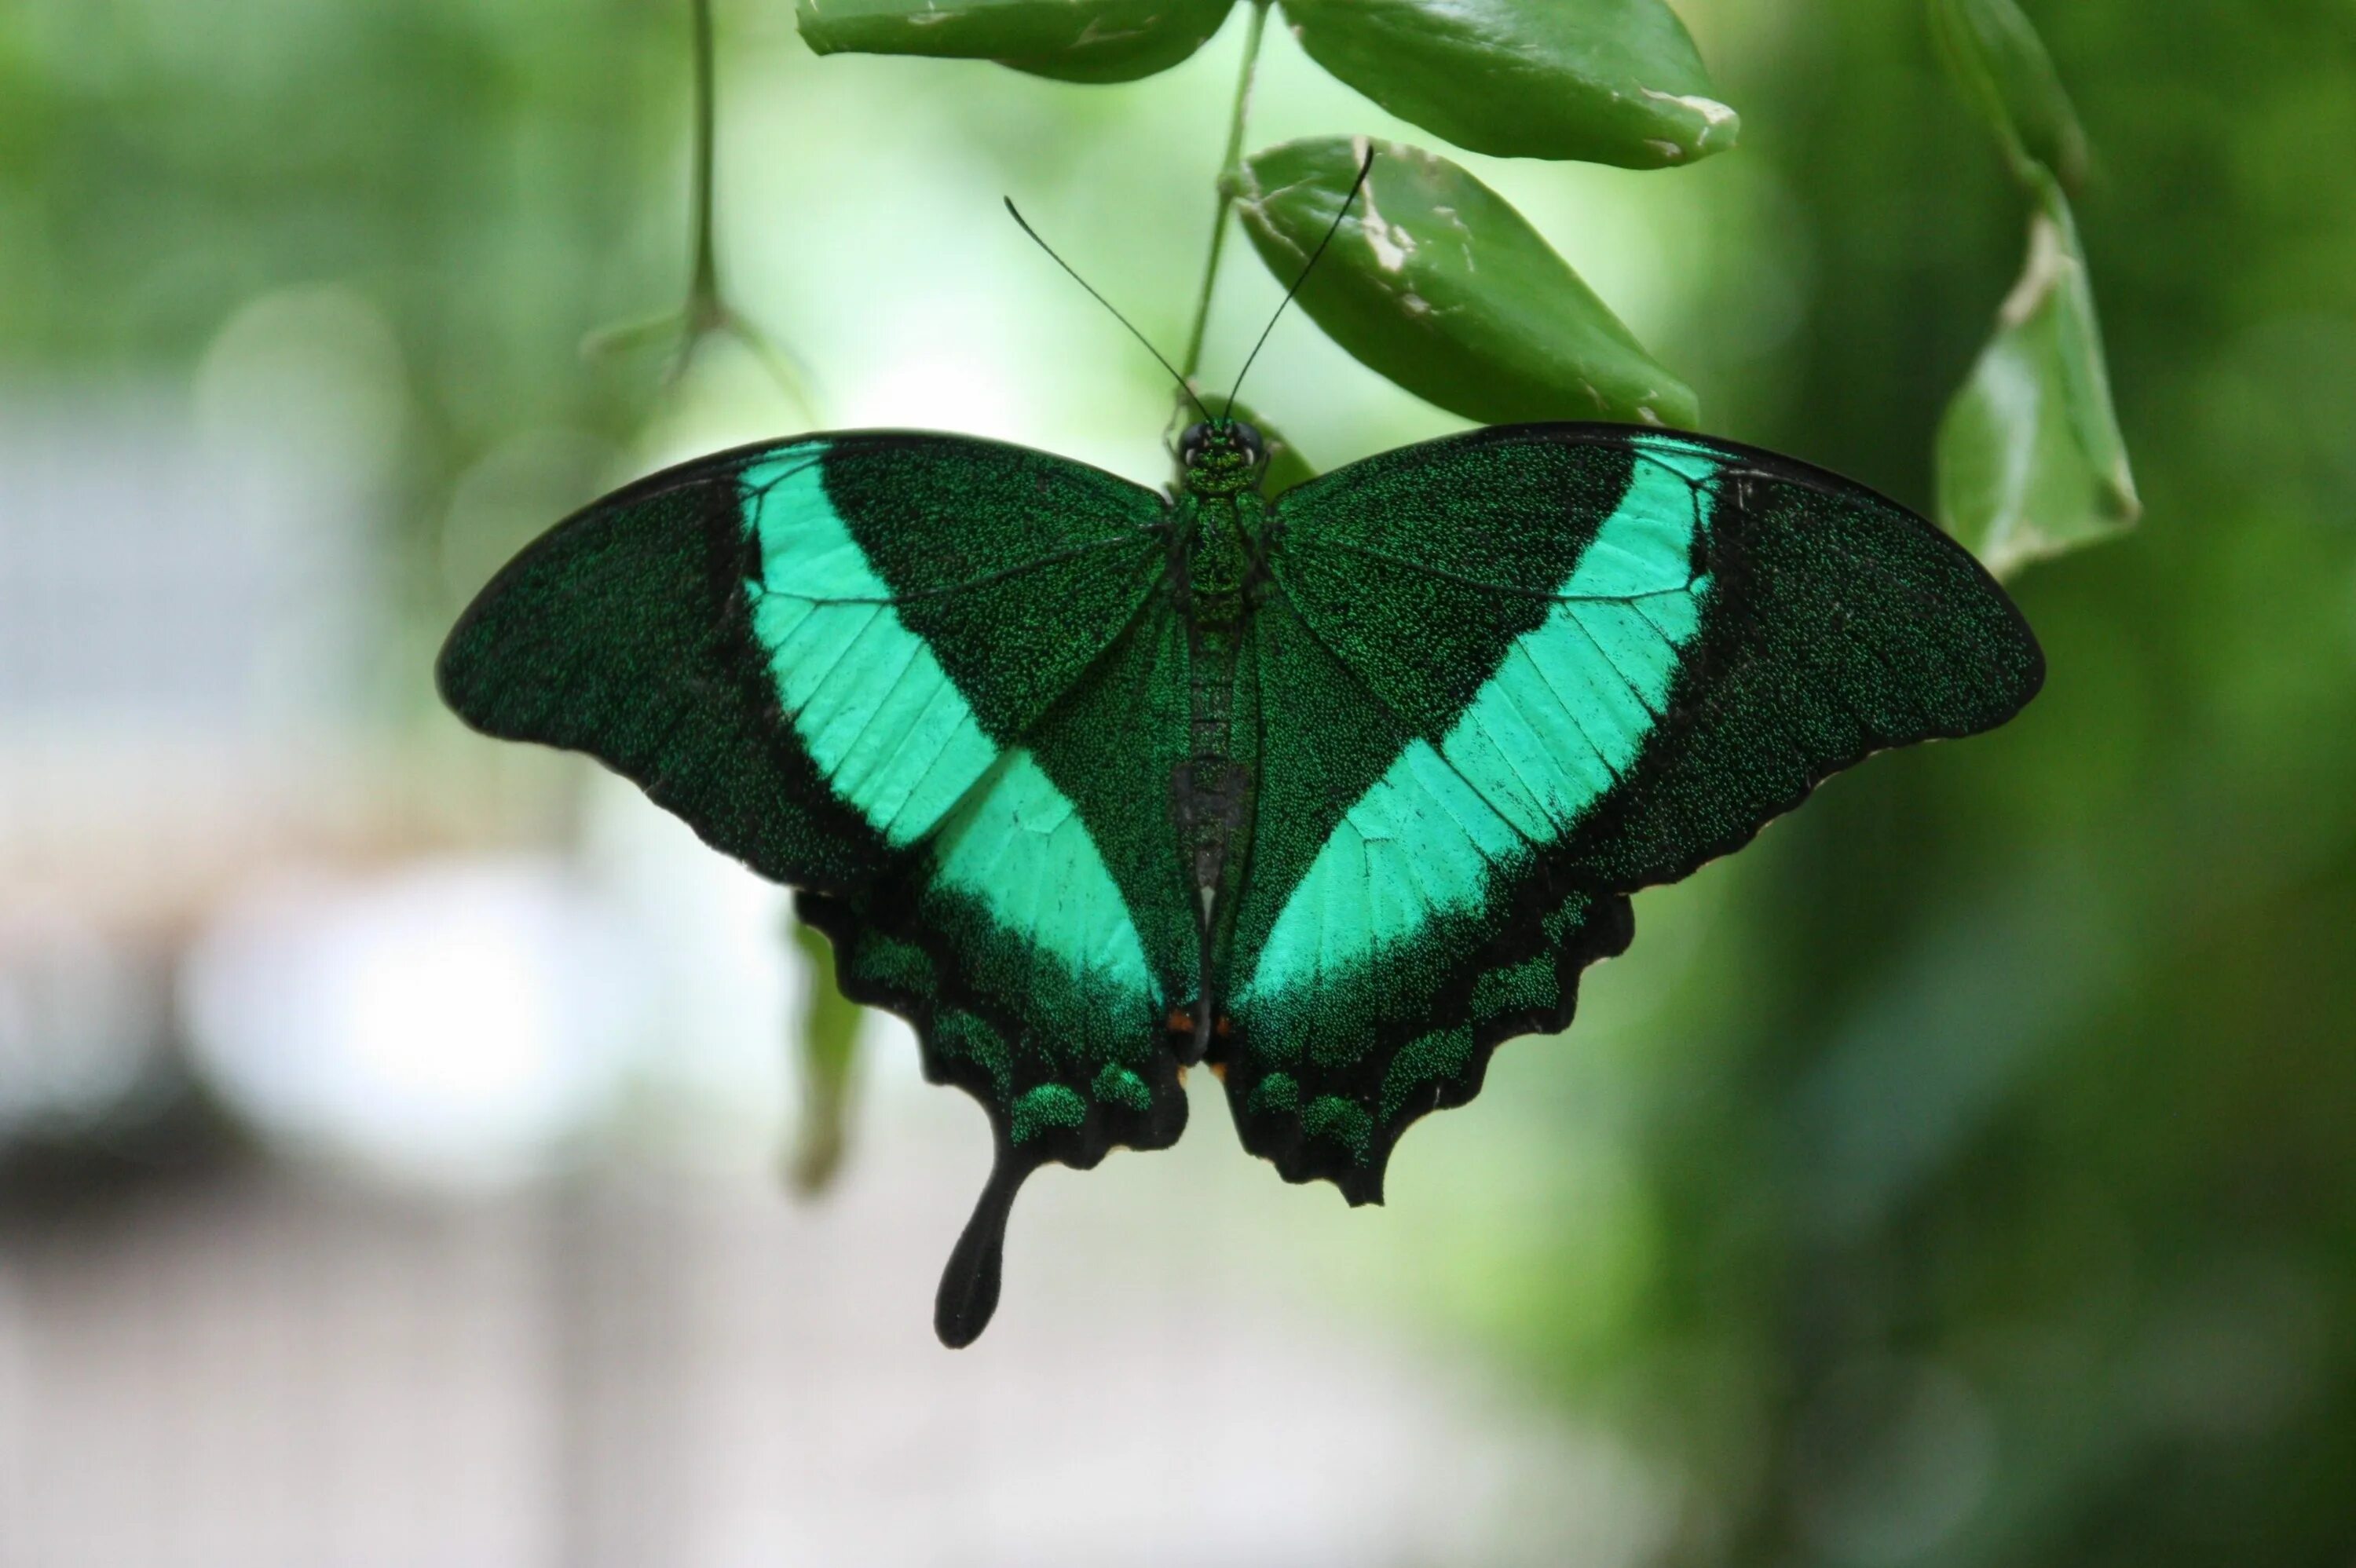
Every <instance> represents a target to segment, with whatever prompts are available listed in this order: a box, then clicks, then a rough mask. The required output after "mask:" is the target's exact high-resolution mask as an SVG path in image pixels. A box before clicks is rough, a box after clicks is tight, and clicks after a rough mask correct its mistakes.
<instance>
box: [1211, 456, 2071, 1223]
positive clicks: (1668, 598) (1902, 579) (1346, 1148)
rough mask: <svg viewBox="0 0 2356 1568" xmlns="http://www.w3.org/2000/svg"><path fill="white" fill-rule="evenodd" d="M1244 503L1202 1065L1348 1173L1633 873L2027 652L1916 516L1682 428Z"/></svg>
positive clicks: (1590, 939) (1275, 1132)
mask: <svg viewBox="0 0 2356 1568" xmlns="http://www.w3.org/2000/svg"><path fill="white" fill-rule="evenodd" d="M1277 522H1278V525H1279V528H1278V536H1277V539H1276V542H1275V544H1274V546H1273V548H1272V549H1271V571H1272V574H1273V577H1274V581H1275V587H1276V590H1277V592H1276V593H1275V594H1274V595H1273V596H1272V597H1271V600H1270V603H1269V605H1268V606H1266V607H1264V608H1263V610H1262V612H1261V614H1260V623H1259V624H1260V627H1261V638H1260V641H1261V646H1260V648H1259V650H1258V654H1259V662H1260V667H1261V668H1262V669H1263V671H1264V672H1265V674H1264V677H1263V679H1262V682H1261V691H1262V700H1263V702H1264V704H1266V705H1267V713H1266V716H1265V729H1266V731H1267V732H1268V735H1269V740H1268V741H1267V747H1268V749H1269V752H1268V755H1266V756H1265V758H1264V759H1263V767H1264V774H1265V776H1264V778H1263V781H1262V784H1261V796H1260V811H1259V823H1258V827H1257V829H1256V837H1255V843H1256V845H1257V846H1258V849H1257V850H1256V853H1255V857H1254V859H1253V863H1252V883H1251V887H1250V889H1249V890H1248V892H1247V894H1246V896H1245V904H1244V912H1243V913H1242V915H1241V916H1240V917H1239V919H1238V923H1237V939H1236V951H1235V954H1234V955H1233V965H1234V969H1235V972H1236V974H1237V976H1239V977H1240V978H1239V982H1238V983H1237V985H1236V986H1235V988H1234V995H1233V1001H1232V1007H1233V1012H1234V1029H1235V1036H1234V1039H1233V1040H1232V1042H1231V1043H1230V1044H1229V1045H1228V1046H1227V1047H1226V1051H1225V1058H1226V1083H1227V1089H1228V1093H1229V1095H1230V1098H1231V1102H1232V1104H1233V1105H1234V1108H1235V1110H1236V1114H1237V1120H1238V1124H1239V1125H1240V1127H1241V1128H1242V1131H1243V1135H1244V1137H1245V1140H1246V1142H1247V1144H1248V1146H1249V1147H1252V1148H1253V1149H1254V1150H1255V1151H1257V1152H1259V1153H1263V1154H1267V1155H1269V1156H1270V1157H1273V1158H1275V1159H1276V1160H1277V1162H1278V1164H1279V1167H1280V1169H1282V1170H1283V1171H1284V1173H1285V1174H1286V1175H1287V1176H1288V1177H1290V1178H1292V1179H1305V1178H1309V1177H1319V1176H1323V1177H1328V1178H1331V1179H1334V1180H1335V1181H1336V1182H1337V1183H1338V1184H1339V1185H1340V1186H1341V1187H1342V1189H1343V1190H1344V1193H1345V1195H1347V1196H1349V1197H1350V1198H1351V1199H1352V1200H1354V1201H1355V1200H1368V1199H1376V1198H1379V1196H1380V1193H1381V1179H1382V1168H1383V1164H1384V1161H1385V1159H1386V1158H1387V1154H1388V1151H1389V1148H1390V1147H1391V1145H1392V1143H1393V1142H1394V1141H1395V1140H1396V1138H1397V1136H1398V1133H1399V1132H1400V1131H1401V1130H1403V1128H1404V1127H1405V1126H1406V1125H1407V1124H1408V1122H1410V1121H1412V1120H1413V1119H1414V1118H1415V1117H1416V1116H1418V1115H1422V1114H1424V1113H1425V1112H1427V1111H1429V1110H1430V1109H1433V1108H1435V1107H1436V1106H1440V1105H1448V1104H1461V1103H1462V1101H1464V1100H1466V1099H1469V1098H1470V1097H1471V1096H1472V1094H1473V1093H1476V1092H1477V1091H1478V1089H1479V1087H1480V1082H1481V1076H1482V1072H1483V1067H1484V1065H1485V1062H1486V1059H1487V1056H1488V1052H1489V1051H1490V1049H1491V1048H1492V1047H1493V1046H1494V1045H1495V1044H1496V1043H1497V1042H1498V1041H1500V1040H1505V1039H1506V1038H1509V1037H1511V1036H1513V1035H1515V1034H1520V1033H1525V1032H1530V1031H1532V1030H1537V1029H1559V1028H1561V1027H1562V1026H1563V1025H1564V1024H1566V1023H1568V1022H1569V1017H1570V1013H1571V1009H1572V1006H1573V1003H1574V1001H1575V993H1576V986H1577V980H1578V976H1579V973H1580V969H1582V968H1583V967H1584V966H1585V965H1587V964H1589V963H1590V962H1592V961H1594V960H1595V959H1596V958H1599V957H1602V956H1607V955H1611V954H1613V953H1617V952H1618V951H1620V950H1621V949H1622V947H1624V946H1625V945H1626V944H1627V941H1628V939H1629V936H1630V933H1631V930H1632V926H1631V923H1630V919H1629V913H1628V906H1627V895H1628V894H1629V893H1630V892H1632V891H1634V890H1636V889H1637V888H1640V887H1643V886H1645V885H1647V884H1650V883H1654V882H1659V881H1666V880H1675V879H1676V878H1677V877H1681V876H1683V875H1685V874H1687V872H1689V871H1690V870H1692V869H1694V868H1695V867H1696V866H1697V865H1699V864H1700V863H1701V862H1702V861H1704V860H1707V859H1711V858H1712V857H1714V856H1717V855H1720V854H1724V853H1726V852H1728V851H1730V850H1731V849H1734V848H1739V847H1740V845H1741V844H1742V843H1743V842H1745V841H1747V840H1748V839H1749V838H1750V837H1751V835H1752V834H1754V833H1755V832H1757V830H1758V829H1759V827H1761V826H1762V824H1764V823H1765V822H1766V821H1767V820H1768V819H1769V818H1771V817H1772V816H1775V815H1777V814H1778V813H1780V812H1782V811H1784V810H1787V809H1789V808H1790V807H1791V806H1793V805H1796V804H1797V803H1798V802H1799V800H1800V799H1801V798H1802V797H1803V796H1804V795H1805V794H1806V792H1807V791H1808V789H1809V788H1810V787H1812V786H1813V785H1814V784H1815V783H1816V782H1817V781H1818V780H1820V779H1822V778H1823V777H1825V776H1826V774H1828V773H1833V772H1836V771H1837V770H1839V769H1840V768H1843V767H1846V766H1847V765H1849V764H1851V763H1855V762H1857V761H1858V760H1859V759H1860V758H1862V757H1863V756H1864V755H1866V754H1867V753H1868V752H1871V751H1875V750H1878V749H1880V748H1883V747H1887V746H1892V745H1901V744H1906V743H1909V742H1912V741H1920V740H1924V739H1928V738H1932V737H1933V736H1944V735H1961V734H1967V733H1971V732H1974V731H1978V730H1982V729H1986V728H1988V727H1990V726H1992V725H1994V724H1997V723H1999V722H2001V721H2002V720H2004V719H2005V718H2007V717H2009V716H2010V714H2011V713H2012V712H2013V711H2015V710H2017V709H2019V706H2020V705H2021V704H2022V703H2024V702H2026V701H2027V700H2028V699H2029V696H2031V695H2032V694H2033V693H2034V691H2035V690H2036V688H2037V685H2038V682H2039V680H2040V677H2041V672H2042V665H2041V660H2040V656H2039V654H2038V651H2037V648H2036V644H2035V642H2034V640H2033V639H2032V638H2031V637H2030V636H2029V632H2028V629H2027V627H2026V626H2025V625H2024V624H2022V623H2021V622H2020V620H2019V616H2018V614H2017V613H2016V612H2014V611H2013V609H2012V607H2011V605H2010V603H2009V602H2008V601H2007V600H2006V599H2005V598H2004V596H2003V594H2002V593H2001V592H2000V591H1998V590H1997V588H1996V587H1995V585H1994V584H1993V583H1991V582H1990V581H1988V580H1987V577H1986V575H1985V574H1984V573H1982V572H1981V571H1980V570H1979V568H1978V567H1977V565H1976V563H1974V562H1973V561H1972V560H1971V559H1970V558H1969V557H1968V556H1967V555H1965V553H1964V552H1963V551H1962V550H1960V549H1957V548H1956V547H1954V545H1953V544H1952V543H1950V542H1949V541H1947V540H1946V539H1944V537H1943V536H1941V535H1939V534H1938V533H1937V532H1936V531H1935V530H1933V529H1932V528H1930V527H1929V525H1927V524H1925V523H1923V522H1922V520H1921V519H1919V518H1917V517H1913V516H1912V514H1910V513H1907V512H1905V511H1904V510H1903V509H1901V508H1900V507H1895V506H1893V505H1891V504H1890V503H1889V502H1887V501H1884V500H1882V499H1881V498H1879V497H1878V496H1873V495H1872V494H1871V493H1870V492H1868V491H1865V490H1862V489H1860V488H1858V487H1857V486H1854V485H1848V484H1847V483H1845V482H1843V481H1840V480H1837V479H1835V478H1833V477H1832V476H1830V475H1825V474H1823V473H1820V472H1818V471H1816V470H1814V469H1810V468H1807V467H1805V466H1804V465H1802V464H1794V463H1792V462H1790V461H1788V460H1785V459H1781V458H1774V457H1771V456H1768V455H1767V454H1764V453H1755V452H1752V451H1750V450H1748V449H1745V448H1740V447H1736V446H1732V445H1729V444H1726V443H1717V442H1712V441H1708V440H1705V439H1702V438H1698V437H1691V436H1684V435H1670V434H1666V433H1659V434H1655V433H1652V432H1637V431H1633V430H1629V429H1626V428H1623V427H1610V426H1561V425H1557V426H1530V427H1519V428H1502V429H1494V430H1487V431H1478V432H1470V433H1468V434H1466V435H1463V436H1458V437H1452V438H1448V439H1444V440H1441V441H1437V442H1432V443H1427V444H1425V445H1423V446H1419V447H1411V448H1406V449H1402V450H1400V451H1398V452H1392V453H1384V454H1382V455H1380V456H1377V457H1374V458H1370V459H1368V460H1366V461H1365V462H1363V463H1359V464H1354V465H1352V466H1350V467H1347V468H1344V469H1342V470H1339V471H1337V472H1335V473H1333V474H1331V475H1326V476H1324V477H1323V478H1321V479H1319V480H1316V481H1313V482H1312V483H1310V484H1307V485H1301V486H1300V487H1298V488H1297V489H1295V490H1293V491H1290V492H1289V493H1287V495H1286V496H1283V497H1282V498H1281V500H1280V502H1279V504H1278V507H1277ZM1288 771H1297V772H1298V773H1300V774H1301V777H1299V778H1298V779H1288V778H1287V777H1286V776H1285V774H1286V773H1287V772H1288ZM1312 778H1313V779H1314V780H1315V782H1314V783H1313V784H1312V782H1311V780H1312Z"/></svg>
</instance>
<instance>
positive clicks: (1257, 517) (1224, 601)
mask: <svg viewBox="0 0 2356 1568" xmlns="http://www.w3.org/2000/svg"><path fill="white" fill-rule="evenodd" d="M1179 455H1180V458H1181V461H1183V464H1185V479H1184V483H1183V487H1182V488H1181V489H1180V492H1179V496H1178V501H1177V505H1176V507H1175V509H1174V511H1173V522H1174V524H1175V525H1176V539H1175V542H1176V544H1177V547H1178V551H1179V557H1180V560H1179V566H1180V570H1181V577H1180V581H1182V582H1183V584H1184V589H1185V598H1186V612H1187V617H1188V619H1189V620H1190V621H1191V622H1192V623H1193V624H1194V625H1195V626H1196V627H1198V628H1213V629H1216V630H1219V631H1223V632H1224V631H1227V630H1231V629H1233V628H1234V627H1236V626H1237V624H1239V623H1240V622H1241V621H1242V619H1243V616H1244V595H1245V590H1246V589H1247V587H1248V585H1249V582H1250V579H1251V574H1252V571H1253V567H1254V564H1255V561H1256V560H1257V558H1258V554H1259V549H1260V539H1261V534H1262V529H1263V526H1264V524H1265V522H1266V520H1267V516H1268V507H1267V504H1266V503H1265V502H1264V501H1263V500H1262V499H1261V498H1260V494H1259V471H1260V466H1261V460H1262V453H1261V446H1260V438H1259V432H1257V431H1255V430H1253V429H1252V428H1251V426H1249V425H1248V424H1244V423H1242V422H1240V421H1220V422H1219V423H1216V424H1208V423H1206V424H1198V425H1195V426H1194V427H1193V428H1192V429H1190V430H1188V431H1187V432H1186V433H1185V435H1184V436H1183V437H1182V438H1181V439H1180V443H1179Z"/></svg>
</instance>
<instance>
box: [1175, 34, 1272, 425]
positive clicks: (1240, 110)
mask: <svg viewBox="0 0 2356 1568" xmlns="http://www.w3.org/2000/svg"><path fill="white" fill-rule="evenodd" d="M1268 6H1269V0H1252V13H1251V23H1250V30H1249V31H1248V32H1247V33H1245V34H1244V64H1243V71H1242V73H1241V74H1240V75H1239V76H1238V77H1237V79H1236V102H1235V107H1234V109H1232V110H1231V111H1229V112H1228V115H1227V151H1226V156H1225V157H1224V158H1222V159H1221V160H1220V161H1219V202H1218V207H1217V208H1216V209H1215V211H1214V212H1213V214H1212V217H1211V254H1210V256H1209V257H1208V259H1206V260H1205V261H1204V263H1203V292H1202V293H1201V294H1200V295H1199V296H1197V298H1196V299H1195V301H1194V330H1193V331H1191V332H1189V333H1188V334H1187V335H1186V357H1185V358H1183V360H1181V361H1179V364H1180V366H1181V368H1182V373H1183V375H1184V376H1185V378H1186V380H1187V381H1188V383H1189V384H1191V383H1192V382H1193V381H1194V372H1195V371H1197V370H1199V369H1201V368H1202V367H1203V335H1204V333H1205V331H1206V330H1208V328H1209V326H1210V325H1211V290H1212V288H1213V286H1214V285H1215V284H1216V283H1218V281H1219V252H1220V251H1223V250H1225V249H1226V242H1227V213H1228V211H1229V210H1230V209H1232V208H1234V206H1235V204H1236V198H1235V192H1234V189H1233V188H1232V187H1233V181H1232V179H1231V177H1230V176H1233V175H1234V174H1235V173H1236V171H1237V169H1238V168H1240V167H1241V166H1242V164H1243V157H1244V118H1245V116H1246V115H1248V114H1249V113H1250V112H1251V93H1252V73H1253V72H1254V71H1255V70H1256V69H1258V66H1259V40H1260V35H1261V34H1262V33H1264V32H1266V31H1267V30H1268Z"/></svg>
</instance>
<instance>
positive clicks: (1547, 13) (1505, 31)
mask: <svg viewBox="0 0 2356 1568" xmlns="http://www.w3.org/2000/svg"><path fill="white" fill-rule="evenodd" d="M1284 14H1285V17H1286V19H1287V20H1288V21H1290V23H1291V24H1292V31H1293V35H1294V36H1295V37H1298V38H1299V39H1300V40H1301V48H1303V49H1304V50H1306V51H1307V52H1308V54H1309V57H1310V59H1313V60H1315V61H1316V62H1317V63H1318V64H1319V65H1322V66H1323V67H1324V68H1325V69H1327V70H1329V71H1331V72H1333V74H1334V75H1335V76H1337V77H1339V78H1341V79H1342V80H1344V81H1346V82H1348V83H1349V84H1350V85H1351V86H1352V87H1355V88H1356V89H1357V90H1358V91H1361V92H1363V93H1365V95H1366V96H1367V97H1369V98H1371V99H1373V100H1374V101H1376V102H1377V103H1379V104H1381V105H1382V106H1383V107H1384V108H1386V109H1387V110H1389V111H1390V112H1392V113H1394V114H1397V115H1398V116H1399V117H1400V118H1401V119H1403V120H1411V121H1413V122H1414V123H1416V124H1418V125H1420V126H1422V127H1423V128H1424V129H1425V130H1427V131H1430V132H1432V133H1434V134H1436V135H1440V136H1444V137H1446V138H1447V139H1448V140H1450V141H1451V142H1453V143H1455V144H1457V145H1458V146H1460V147H1465V148H1469V149H1471V150H1472V151H1473V152H1476V153H1492V154H1495V155H1498V156H1501V157H1531V158H1579V159H1583V160H1585V161H1587V162H1589V163H1598V164H1617V165H1621V166H1622V167H1625V168H1633V169H1652V168H1661V167H1665V166H1666V165H1672V164H1684V163H1691V162H1692V161H1693V160H1694V159H1696V158H1700V157H1706V156H1708V155H1709V154H1711V153H1718V152H1723V151H1725V150H1726V149H1727V148H1729V147H1731V146H1732V145H1734V142H1735V137H1736V135H1737V134H1738V133H1739V132H1740V128H1741V122H1740V119H1739V117H1738V116H1737V115H1736V114H1735V112H1734V111H1733V110H1731V109H1730V108H1728V107H1727V106H1726V105H1725V104H1724V103H1722V102H1720V101H1719V97H1718V90H1717V88H1715V87H1713V86H1712V85H1711V84H1710V80H1709V75H1708V72H1707V71H1705V70H1704V69H1702V63H1701V56H1700V54H1699V53H1698V52H1697V51H1696V50H1695V48H1694V44H1693V39H1692V37H1689V36H1688V35H1687V32H1686V29H1685V25H1684V24H1683V23H1681V22H1679V21H1678V20H1677V16H1676V12H1674V11H1672V10H1670V9H1669V8H1668V6H1667V5H1664V4H1663V3H1662V0H1580V3H1579V4H1576V5H1569V4H1563V3H1560V0H1551V3H1547V4H1538V5H1533V4H1529V3H1528V0H1285V3H1284Z"/></svg>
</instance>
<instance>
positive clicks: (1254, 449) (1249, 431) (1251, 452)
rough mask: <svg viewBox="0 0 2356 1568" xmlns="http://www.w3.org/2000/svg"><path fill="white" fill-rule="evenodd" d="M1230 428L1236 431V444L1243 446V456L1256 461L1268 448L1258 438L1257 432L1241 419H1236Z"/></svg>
mask: <svg viewBox="0 0 2356 1568" xmlns="http://www.w3.org/2000/svg"><path fill="white" fill-rule="evenodd" d="M1232 428H1233V429H1234V431H1235V432H1236V444H1237V446H1240V447H1242V448H1243V452H1244V456H1245V457H1247V458H1248V459H1249V460H1250V461H1252V462H1254V463H1258V461H1259V460H1260V457H1261V455H1262V454H1263V453H1266V451H1267V450H1268V448H1267V443H1264V442H1262V441H1261V440H1260V438H1259V432H1258V431H1256V430H1254V429H1253V428H1252V427H1251V426H1249V425H1248V424H1246V423H1244V421H1241V420H1237V421H1236V422H1235V424H1234V426H1233V427H1232Z"/></svg>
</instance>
